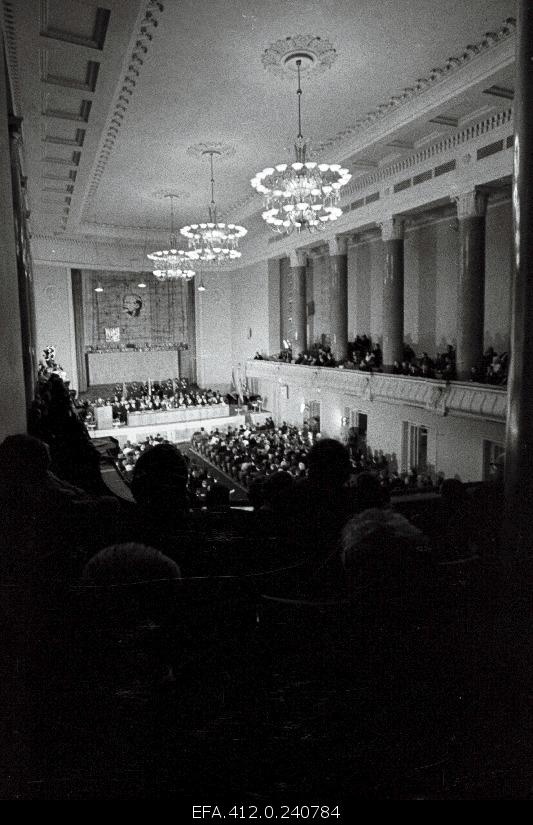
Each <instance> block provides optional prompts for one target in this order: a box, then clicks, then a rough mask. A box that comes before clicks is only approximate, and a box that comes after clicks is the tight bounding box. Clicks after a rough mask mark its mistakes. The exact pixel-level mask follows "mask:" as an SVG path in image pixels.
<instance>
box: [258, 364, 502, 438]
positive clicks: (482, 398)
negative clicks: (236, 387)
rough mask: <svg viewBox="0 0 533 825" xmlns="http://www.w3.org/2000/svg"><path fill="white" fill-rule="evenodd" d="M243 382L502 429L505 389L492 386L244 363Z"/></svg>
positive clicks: (329, 369) (352, 371) (348, 371)
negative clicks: (463, 419)
mask: <svg viewBox="0 0 533 825" xmlns="http://www.w3.org/2000/svg"><path fill="white" fill-rule="evenodd" d="M246 377H247V379H249V380H250V379H257V380H258V381H259V382H261V383H270V384H286V385H288V386H289V387H292V388H302V389H305V390H306V393H307V394H309V393H312V392H313V391H320V392H331V393H338V394H339V395H342V396H351V397H352V398H353V399H354V400H356V399H360V400H364V401H366V402H373V401H376V402H379V403H385V404H398V405H403V406H409V407H417V408H419V409H424V410H429V411H432V412H434V413H435V414H437V415H442V416H446V415H453V416H461V417H467V418H478V419H483V420H485V421H495V422H497V423H499V424H502V423H505V416H506V406H507V390H506V387H497V386H492V385H490V384H474V383H469V382H462V381H450V382H448V383H447V382H445V381H439V380H436V379H431V378H409V377H406V376H399V375H389V374H386V373H379V372H377V373H367V372H359V371H357V370H344V369H339V368H331V367H310V366H304V365H301V364H285V363H283V362H280V361H253V360H250V361H247V362H246ZM263 392H265V391H264V390H263Z"/></svg>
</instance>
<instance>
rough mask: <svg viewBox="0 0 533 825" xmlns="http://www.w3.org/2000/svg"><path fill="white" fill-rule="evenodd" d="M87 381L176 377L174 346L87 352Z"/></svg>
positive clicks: (177, 371)
mask: <svg viewBox="0 0 533 825" xmlns="http://www.w3.org/2000/svg"><path fill="white" fill-rule="evenodd" d="M87 366H88V368H89V384H90V385H91V386H93V387H94V386H95V385H96V384H117V383H122V382H123V381H148V379H149V378H151V379H152V381H160V380H162V379H167V378H178V377H179V360H178V352H177V350H147V351H146V352H139V351H137V350H132V351H130V352H89V353H87Z"/></svg>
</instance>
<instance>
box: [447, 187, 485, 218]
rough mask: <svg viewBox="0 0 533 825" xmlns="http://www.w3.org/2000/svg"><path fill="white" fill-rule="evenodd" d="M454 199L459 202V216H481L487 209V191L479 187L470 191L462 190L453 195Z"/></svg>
mask: <svg viewBox="0 0 533 825" xmlns="http://www.w3.org/2000/svg"><path fill="white" fill-rule="evenodd" d="M452 200H453V201H455V203H456V204H457V217H458V218H459V220H462V219H463V218H481V217H483V215H485V213H486V211H487V193H486V192H480V191H479V190H478V189H471V190H470V191H469V192H460V193H459V194H458V195H453V196H452Z"/></svg>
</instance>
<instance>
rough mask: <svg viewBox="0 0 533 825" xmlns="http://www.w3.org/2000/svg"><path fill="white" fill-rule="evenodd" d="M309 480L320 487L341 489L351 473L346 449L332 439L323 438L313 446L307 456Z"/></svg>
mask: <svg viewBox="0 0 533 825" xmlns="http://www.w3.org/2000/svg"><path fill="white" fill-rule="evenodd" d="M307 467H308V469H309V478H310V480H311V481H312V482H314V483H315V484H317V485H319V486H321V487H332V488H335V487H342V485H343V484H345V482H346V481H347V480H348V478H349V476H350V472H351V464H350V456H349V453H348V450H347V449H346V447H344V445H343V444H341V443H340V441H336V440H335V439H334V438H324V439H321V440H320V441H318V442H316V444H313V446H312V447H311V449H310V450H309V454H308V456H307Z"/></svg>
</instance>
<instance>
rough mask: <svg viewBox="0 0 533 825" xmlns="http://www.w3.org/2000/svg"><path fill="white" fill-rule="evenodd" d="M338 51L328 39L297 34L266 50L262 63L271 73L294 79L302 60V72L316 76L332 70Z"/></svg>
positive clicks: (277, 41) (279, 41) (272, 44)
mask: <svg viewBox="0 0 533 825" xmlns="http://www.w3.org/2000/svg"><path fill="white" fill-rule="evenodd" d="M336 59H337V51H336V50H335V49H334V48H333V45H332V44H331V42H330V41H329V40H328V39H327V37H319V36H318V35H314V34H295V35H292V36H290V37H284V38H282V39H281V40H276V42H275V43H271V45H270V46H268V48H266V49H265V51H264V52H263V55H262V57H261V63H262V64H263V66H264V67H265V69H267V70H268V71H269V72H272V74H276V75H278V76H281V77H293V76H294V74H295V73H296V71H297V66H296V61H297V60H300V61H301V64H300V70H301V72H302V73H303V72H306V73H307V74H315V73H319V72H323V71H325V70H326V69H329V68H331V66H332V65H333V63H334V62H335V60H336Z"/></svg>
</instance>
